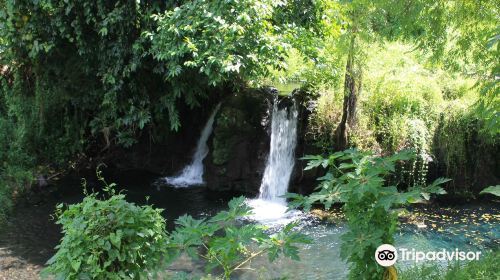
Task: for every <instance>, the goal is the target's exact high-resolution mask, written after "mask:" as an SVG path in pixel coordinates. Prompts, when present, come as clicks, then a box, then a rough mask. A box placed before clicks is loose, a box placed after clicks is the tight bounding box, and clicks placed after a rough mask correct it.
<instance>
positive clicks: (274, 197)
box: [248, 98, 298, 224]
mask: <svg viewBox="0 0 500 280" xmlns="http://www.w3.org/2000/svg"><path fill="white" fill-rule="evenodd" d="M297 115H298V111H297V105H296V104H295V101H294V102H293V105H291V106H287V107H284V108H280V106H279V102H278V100H277V98H276V99H275V101H274V105H273V113H272V120H271V145H270V151H269V157H268V159H267V164H266V168H265V171H264V176H263V178H262V182H261V185H260V194H259V198H258V199H253V200H249V201H248V204H249V205H250V206H251V207H252V208H253V215H252V216H251V217H250V218H251V219H254V220H257V221H260V222H263V223H268V224H273V223H278V224H281V223H287V222H289V221H290V220H293V219H295V217H294V216H295V214H297V211H295V212H287V205H286V199H285V198H284V197H283V196H284V195H285V194H286V193H287V191H288V184H289V182H290V177H291V175H292V171H293V167H294V165H295V146H296V144H297Z"/></svg>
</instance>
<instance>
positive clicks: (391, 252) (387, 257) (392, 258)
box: [375, 244, 398, 266]
mask: <svg viewBox="0 0 500 280" xmlns="http://www.w3.org/2000/svg"><path fill="white" fill-rule="evenodd" d="M397 259H398V252H397V251H396V248H394V246H392V245H390V244H382V245H380V246H378V248H377V250H376V251H375V260H376V261H377V263H378V264H380V265H381V266H391V265H394V264H395V263H396V261H397Z"/></svg>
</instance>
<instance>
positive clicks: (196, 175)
mask: <svg viewBox="0 0 500 280" xmlns="http://www.w3.org/2000/svg"><path fill="white" fill-rule="evenodd" d="M219 108H220V103H219V104H218V105H217V107H215V109H214V111H213V112H212V114H211V115H210V118H209V119H208V121H207V123H206V124H205V127H204V128H203V130H202V132H201V136H200V139H198V144H197V145H196V150H195V153H194V155H193V160H192V161H191V163H190V164H189V165H188V166H186V167H184V169H183V170H182V172H181V174H179V175H178V176H175V177H166V178H165V180H166V181H167V183H168V184H170V185H173V186H175V187H188V186H192V185H202V184H204V181H203V159H205V157H206V156H207V155H208V145H207V141H208V138H209V137H210V134H212V130H213V125H214V120H215V115H216V114H217V112H218V111H219Z"/></svg>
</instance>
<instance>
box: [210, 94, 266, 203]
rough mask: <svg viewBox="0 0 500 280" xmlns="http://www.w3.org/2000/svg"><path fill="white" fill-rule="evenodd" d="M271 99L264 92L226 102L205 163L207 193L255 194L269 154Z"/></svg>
mask: <svg viewBox="0 0 500 280" xmlns="http://www.w3.org/2000/svg"><path fill="white" fill-rule="evenodd" d="M272 96H273V95H272V93H271V91H270V90H268V89H264V90H248V91H246V92H242V93H236V94H233V95H231V96H230V97H227V98H225V100H224V102H223V103H222V105H221V109H220V111H219V113H218V114H217V116H216V119H215V124H214V130H213V134H212V137H211V139H210V140H209V147H210V152H209V154H208V156H207V158H206V159H205V162H204V164H205V181H206V182H207V186H208V187H209V188H210V189H212V190H233V191H239V192H245V193H250V194H256V193H258V191H259V184H260V180H261V178H262V174H263V172H264V167H265V162H266V157H267V153H268V150H269V140H270V138H269V134H268V132H267V130H268V127H269V125H270V121H271V119H270V112H271V107H272Z"/></svg>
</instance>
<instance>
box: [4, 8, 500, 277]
mask: <svg viewBox="0 0 500 280" xmlns="http://www.w3.org/2000/svg"><path fill="white" fill-rule="evenodd" d="M499 9H500V3H499V1H498V0H484V1H476V0H463V1H448V0H416V1H410V0H408V1H407V0H404V1H400V0H376V1H370V0H355V1H341V0H339V1H336V0H289V1H286V0H275V1H272V0H226V1H207V0H194V1H178V0H176V1H156V0H146V1H132V0H129V1H125V0H121V1H105V0H98V1H74V0H68V1H53V0H40V1H26V0H21V1H14V0H0V224H1V223H2V222H3V221H4V220H5V219H6V218H8V216H9V213H10V211H12V209H13V208H14V206H15V205H16V203H17V202H18V201H19V200H20V199H21V198H22V197H23V196H25V195H26V194H28V193H30V192H32V191H34V190H37V188H38V187H39V186H45V185H46V183H47V181H50V180H49V179H50V178H52V177H53V176H57V175H58V174H64V173H65V172H67V171H68V170H79V169H83V166H91V167H95V166H97V165H98V164H99V163H100V162H101V161H106V160H109V161H113V160H114V158H113V155H114V154H113V152H115V151H121V152H123V153H129V152H131V151H134V149H135V148H137V147H138V146H139V145H140V144H141V143H142V142H148V144H149V145H155V144H157V143H158V142H160V141H162V140H165V139H166V140H165V142H166V143H163V144H165V145H174V143H169V142H168V141H169V140H170V139H171V138H169V136H171V135H176V133H179V132H181V131H182V130H183V129H190V128H189V127H185V126H183V123H184V121H185V120H186V119H190V118H191V116H192V114H193V112H194V111H196V110H198V109H200V108H203V107H204V106H205V105H206V104H211V103H215V102H219V101H221V100H222V101H224V100H225V98H226V97H228V96H229V95H230V94H232V93H244V92H245V91H244V90H246V89H248V88H254V87H262V86H271V85H273V86H276V85H278V84H291V83H293V84H297V85H298V86H299V87H301V89H302V90H303V91H304V92H306V93H307V98H306V99H307V100H308V101H310V103H311V104H312V105H311V108H313V109H311V111H312V113H311V115H310V116H308V120H307V123H308V126H307V128H306V130H305V131H303V134H304V135H303V138H304V139H305V142H306V143H307V145H309V147H308V148H310V149H309V150H312V151H314V152H316V153H318V154H321V155H318V156H312V157H308V158H307V159H309V160H311V161H310V165H309V167H308V168H309V169H310V168H312V167H321V166H322V169H321V171H320V172H326V176H323V177H321V178H320V180H321V182H322V183H321V186H320V189H318V193H313V194H312V195H311V196H308V198H307V199H306V198H304V197H302V196H294V198H295V199H297V200H298V201H299V203H297V204H298V205H301V206H305V207H306V209H307V208H309V207H310V206H311V204H313V203H317V202H320V203H323V204H324V205H325V206H326V208H328V207H330V206H331V204H332V203H334V202H342V203H344V207H345V209H346V212H347V220H348V223H349V227H350V232H349V233H348V234H346V236H345V240H344V242H345V243H344V245H343V251H344V253H343V254H344V256H343V257H344V259H347V260H348V261H349V262H350V263H351V264H352V270H351V273H352V275H364V278H366V279H368V278H370V277H380V275H382V273H383V271H382V270H381V268H380V267H368V268H367V267H364V266H363V265H362V259H365V258H367V257H368V256H369V258H372V257H373V256H372V255H371V251H373V248H374V246H375V245H376V244H379V243H380V242H381V241H384V242H386V243H390V242H391V241H392V235H393V233H394V230H395V228H396V225H397V222H396V219H395V216H394V215H393V212H391V211H390V210H391V209H392V208H393V207H395V206H397V205H402V204H406V203H407V202H412V201H415V200H417V198H419V197H423V198H425V199H429V194H430V193H439V194H443V193H444V190H446V191H447V192H448V193H449V194H452V195H460V196H466V197H468V198H475V197H477V195H478V194H479V193H480V191H481V190H483V189H484V188H487V187H490V188H488V191H486V193H490V194H498V186H493V185H498V178H499V176H500V175H499V174H498V170H497V169H498V164H499V162H500V158H499V155H500V143H499V139H500V138H499V134H500V123H499V114H500V113H499V110H500V94H499V92H500V88H499V81H500V79H499V77H500V59H499V58H500V43H499V41H500V20H499V18H500V17H499V14H500V11H499ZM249 106H251V104H250V105H249ZM238 114H239V113H238ZM221 116H223V118H224V120H225V122H223V121H221V122H220V123H221V124H220V128H219V129H218V131H216V134H217V132H219V133H218V134H217V135H216V136H215V137H214V142H216V144H215V146H216V148H217V150H216V151H215V152H214V154H215V156H214V159H213V160H214V162H215V163H216V164H219V163H221V164H222V163H224V162H226V160H227V157H228V151H229V148H228V147H229V146H230V145H229V142H231V141H229V140H227V138H229V136H230V135H231V134H233V133H234V131H236V128H238V129H239V130H238V131H246V132H248V131H250V132H248V133H249V134H251V133H253V127H249V124H248V123H245V120H242V118H256V116H247V115H245V114H239V115H237V114H236V113H232V111H231V110H230V109H227V108H226V109H223V110H222V113H221ZM259 121H260V120H258V121H256V122H257V123H258V122H259ZM221 131H222V132H221ZM224 133H225V134H224ZM351 148H355V150H351ZM346 149H347V150H346ZM406 150H411V151H412V153H413V154H414V155H413V156H409V154H407V152H405V151H406ZM339 151H344V152H339ZM172 160H176V159H172ZM340 161H343V162H340ZM365 177H368V179H367V178H365ZM440 177H443V178H444V177H446V178H449V179H451V180H449V181H447V180H444V179H438V180H437V181H434V180H435V179H437V178H440ZM431 181H434V183H432V184H430V186H429V182H431ZM440 184H442V188H443V189H441V187H438V185H440ZM110 209H115V210H116V211H115V212H116V214H117V216H113V219H115V220H113V219H108V216H109V215H107V212H106V211H110ZM59 211H60V213H58V217H59V223H60V224H61V225H62V227H63V229H64V231H65V239H63V242H62V244H61V245H60V248H59V252H58V254H57V255H56V256H55V257H54V259H53V262H51V266H50V267H49V271H50V272H51V273H54V274H58V275H64V278H72V277H73V278H79V277H83V276H82V275H83V274H85V275H90V276H89V277H91V278H96V277H97V278H101V277H105V278H110V277H115V276H116V275H118V274H119V273H122V274H126V275H128V276H130V277H132V278H134V277H139V276H137V275H142V273H145V271H148V273H149V272H151V271H150V269H152V267H151V266H150V265H152V264H151V263H150V262H153V263H155V264H156V263H159V262H160V260H161V257H160V255H161V256H163V255H164V254H167V255H170V254H173V255H175V254H174V253H179V251H180V249H183V250H185V251H187V252H188V253H190V255H191V256H192V257H195V256H196V255H197V256H201V257H202V258H204V259H206V261H207V263H208V268H218V269H222V275H223V277H225V278H229V275H230V274H231V273H233V272H234V271H235V270H237V269H239V268H241V267H240V264H242V263H245V261H246V260H247V259H248V258H253V256H257V255H260V254H263V253H264V252H266V253H269V257H270V259H271V260H272V259H274V258H275V257H276V255H277V254H278V252H281V253H283V254H284V255H286V256H289V257H292V258H296V257H297V253H296V252H295V247H293V246H292V245H291V243H294V242H298V243H300V242H306V239H304V238H303V237H302V236H296V235H294V234H293V233H291V232H292V231H291V230H292V227H293V226H289V227H286V228H285V229H283V232H281V233H278V234H277V235H275V236H273V237H269V236H268V235H266V233H265V231H264V229H262V228H259V227H257V226H253V225H252V226H246V225H244V226H242V225H240V224H238V222H237V221H238V218H240V217H241V216H245V215H247V214H248V211H249V209H246V208H245V207H244V205H243V203H242V201H241V200H234V201H233V202H232V203H231V204H230V210H228V212H223V213H220V214H219V215H217V216H216V217H214V218H211V219H208V220H195V219H193V218H191V217H181V218H179V220H178V227H177V229H176V230H175V231H174V232H173V233H171V234H170V235H168V234H167V232H166V231H165V228H164V221H163V219H162V218H161V216H160V212H159V210H155V209H153V208H151V207H146V206H144V207H141V206H136V205H133V204H131V203H128V202H126V201H125V197H124V196H123V195H121V194H115V193H111V197H110V198H109V199H107V200H99V199H98V197H97V195H89V196H88V197H87V198H86V199H85V200H84V201H83V202H82V203H81V204H77V205H73V206H71V207H70V208H68V209H67V210H65V211H64V212H63V211H62V209H59ZM94 212H96V213H97V212H99V213H101V214H102V215H105V216H102V217H100V216H92V215H93V213H94ZM360 213H362V214H360ZM100 219H102V220H100ZM128 219H131V220H133V221H134V222H133V223H128V222H127V220H128ZM139 220H140V222H139ZM112 221H116V222H112ZM82 223H85V225H86V227H85V231H84V235H85V236H87V237H88V238H87V239H85V238H84V239H85V240H84V241H82V243H78V242H80V241H81V240H80V239H79V238H77V237H75V235H76V234H81V232H79V231H78V230H79V228H80V227H81V224H82ZM103 225H104V227H103ZM372 227H374V228H375V229H376V230H375V231H373V232H372V233H371V234H372V235H373V236H370V237H368V238H367V239H366V240H365V241H363V242H364V243H356V242H352V241H353V240H355V239H356V238H358V237H359V236H357V234H360V233H364V232H367V231H368V230H369V229H370V228H372ZM150 230H151V231H152V233H151V234H150V235H148V236H149V237H147V238H146V237H145V236H140V235H138V236H136V232H139V233H142V232H149V231H150ZM127 231H129V232H130V234H131V235H127V233H126V232H127ZM121 233H123V234H125V235H123V236H120V234H121ZM148 234H149V233H148ZM146 235H147V234H146ZM95 236H97V238H100V243H102V244H99V243H95V242H93V241H92V240H94V239H92V238H95ZM148 238H151V239H153V240H154V242H152V243H151V240H149V239H148ZM231 238H233V239H234V238H236V239H238V238H243V240H242V241H241V242H240V243H238V245H239V246H240V247H238V248H235V247H230V246H226V245H223V244H222V243H224V242H225V241H227V240H229V239H231ZM363 238H364V237H363ZM107 239H109V242H107V243H106V242H105V240H107ZM233 239H231V240H233ZM75 240H78V241H75ZM117 240H118V241H120V242H118V241H117ZM145 240H147V242H150V244H151V246H150V247H149V248H143V249H144V250H145V251H144V252H142V251H141V252H140V254H139V255H140V256H138V257H137V258H134V257H132V258H128V257H127V256H128V254H129V249H130V248H131V249H130V250H136V247H137V246H138V245H137V244H139V243H143V242H146V241H145ZM103 242H104V243H103ZM287 242H290V244H289V243H287ZM117 244H118V245H117ZM289 245H290V246H289ZM349 246H353V247H354V246H358V247H359V246H361V247H359V248H358V247H356V248H349ZM127 247H129V248H127ZM202 247H203V248H202ZM243 247H244V248H243ZM90 248H92V250H91V249H90ZM103 248H104V249H105V251H106V252H105V253H106V254H107V255H106V257H102V256H103V254H104V253H103V251H102V250H103ZM200 248H202V249H200ZM83 249H85V250H91V252H88V254H89V255H88V256H87V255H80V256H78V257H77V258H74V257H75V256H74V255H71V254H70V253H68V252H70V251H74V250H83ZM254 249H256V250H257V251H255V252H253V251H252V252H251V250H254ZM354 250H357V251H361V252H362V254H360V255H350V253H349V252H351V251H354ZM167 251H168V252H167ZM242 252H245V253H244V254H243V253H242ZM365 255H366V256H365ZM83 257H85V258H86V259H85V260H83V259H80V258H83ZM117 259H118V260H119V261H116V260H117ZM146 259H147V261H146ZM485 262H487V261H485ZM473 267H474V265H471V268H470V269H472V270H474V268H473ZM426 269H427V268H423V270H426ZM208 270H210V269H208ZM452 270H453V269H452ZM426 271H427V270H426ZM82 273H83V274H82ZM117 273H118V274H117ZM419 273H420V272H419ZM422 273H423V272H422ZM425 273H430V274H429V275H434V274H432V273H435V272H433V271H429V272H425ZM447 273H448V274H449V275H454V274H453V273H455V272H447ZM457 273H458V272H457ZM110 275H115V276H110ZM436 275H437V274H436ZM116 277H120V276H116ZM409 277H411V276H409ZM429 277H430V276H429ZM436 277H437V276H436ZM443 277H444V279H447V278H446V277H452V276H443ZM443 277H442V278H443ZM464 277H465V276H464Z"/></svg>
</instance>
